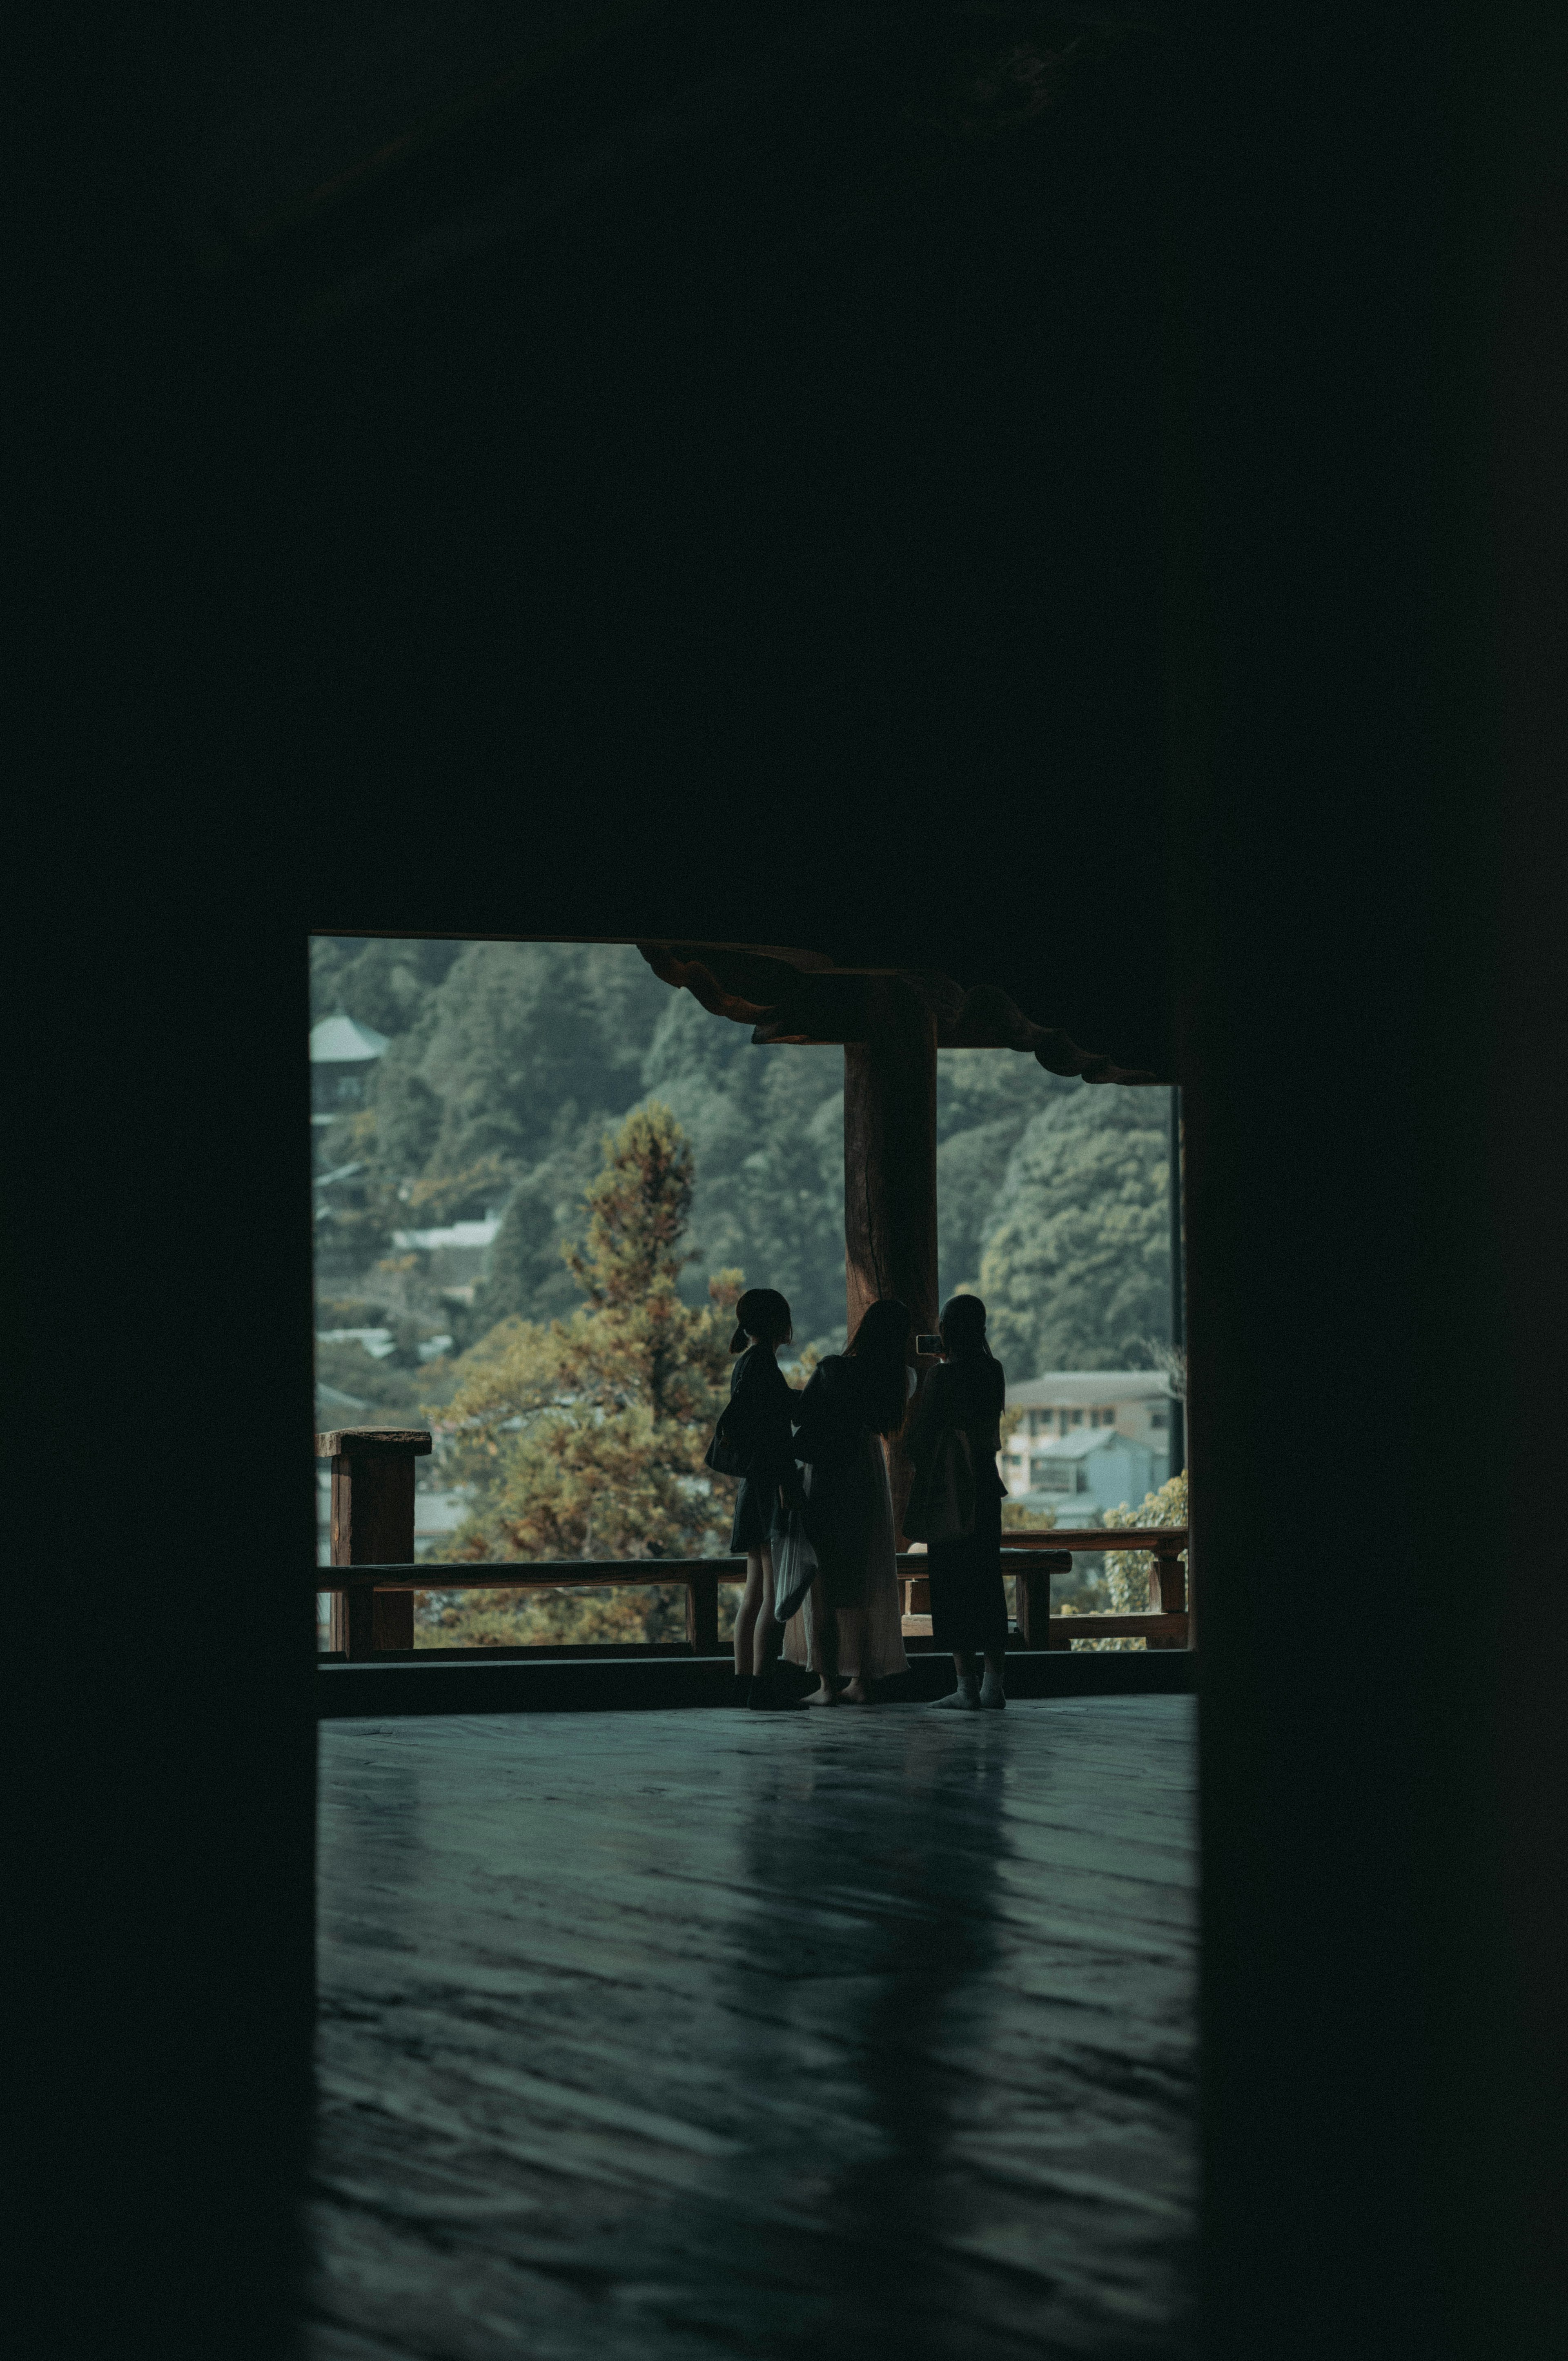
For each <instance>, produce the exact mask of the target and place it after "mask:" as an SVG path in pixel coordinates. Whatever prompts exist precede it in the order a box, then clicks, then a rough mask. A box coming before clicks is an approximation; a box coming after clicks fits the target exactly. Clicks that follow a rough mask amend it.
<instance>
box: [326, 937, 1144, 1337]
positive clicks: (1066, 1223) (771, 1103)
mask: <svg viewBox="0 0 1568 2361" xmlns="http://www.w3.org/2000/svg"><path fill="white" fill-rule="evenodd" d="M312 963H313V994H314V1001H313V1005H314V1007H315V1009H316V1011H317V1013H318V1014H321V1013H328V1012H329V1011H330V1009H331V1008H332V1007H335V1006H337V1005H340V1004H341V1005H345V1006H346V1008H347V1009H348V1011H349V1013H350V1014H351V1015H353V1016H357V1017H359V1018H361V1019H362V1021H364V1022H365V1023H367V1024H371V1025H375V1026H377V1027H378V1028H379V1029H380V1030H381V1031H382V1032H385V1033H388V1034H389V1036H390V1037H391V1047H390V1049H389V1051H388V1053H387V1055H386V1056H385V1057H384V1058H383V1059H382V1060H380V1061H379V1063H378V1067H377V1070H376V1075H375V1080H374V1083H373V1088H372V1104H371V1105H370V1106H369V1108H368V1109H367V1110H366V1111H365V1112H364V1113H363V1114H360V1115H354V1116H348V1117H345V1120H344V1122H343V1123H341V1124H338V1125H334V1126H330V1127H325V1137H324V1138H323V1140H322V1142H321V1161H322V1164H323V1168H330V1167H334V1166H340V1165H344V1164H349V1163H356V1164H358V1165H360V1166H361V1167H362V1170H361V1172H360V1173H359V1174H358V1175H357V1176H355V1177H353V1178H351V1179H350V1180H346V1181H345V1182H341V1183H336V1184H334V1186H333V1187H332V1188H330V1189H329V1190H327V1191H323V1192H322V1199H321V1202H322V1204H323V1210H324V1212H325V1213H326V1216H327V1218H326V1219H325V1220H324V1221H323V1225H322V1230H321V1232H320V1235H321V1237H322V1240H323V1248H329V1249H330V1260H329V1261H328V1262H325V1263H323V1268H336V1269H337V1270H338V1271H339V1273H340V1277H339V1279H338V1280H337V1282H336V1284H337V1286H338V1289H339V1290H340V1291H347V1281H348V1279H349V1275H350V1273H351V1272H352V1271H353V1270H355V1269H356V1268H361V1267H362V1266H363V1265H365V1264H367V1263H368V1262H369V1261H371V1260H373V1259H374V1257H376V1256H377V1255H378V1254H385V1253H386V1252H387V1251H388V1250H389V1239H390V1234H391V1232H392V1231H393V1230H395V1229H399V1228H405V1227H420V1228H424V1227H431V1228H434V1227H440V1226H444V1224H447V1223H448V1222H451V1221H454V1220H459V1219H464V1218H468V1217H470V1216H474V1215H478V1214H482V1213H486V1212H499V1213H500V1214H501V1225H500V1230H499V1235H498V1236H497V1238H496V1240H495V1244H494V1246H493V1247H492V1249H491V1253H490V1258H489V1264H488V1271H487V1274H486V1276H485V1278H484V1279H483V1281H482V1282H481V1284H480V1286H479V1288H478V1290H477V1296H476V1300H475V1302H474V1305H473V1308H472V1314H471V1322H470V1323H469V1324H467V1325H466V1324H465V1317H464V1315H463V1314H462V1313H460V1312H455V1313H454V1314H453V1317H452V1320H451V1323H450V1324H451V1325H452V1326H453V1328H454V1333H455V1334H457V1335H458V1337H459V1341H460V1342H466V1341H468V1340H469V1339H470V1338H472V1337H474V1336H477V1335H480V1334H484V1333H485V1331H487V1330H488V1329H489V1328H492V1327H493V1326H495V1325H496V1324H497V1323H499V1322H501V1321H503V1320H506V1319H509V1318H510V1319H518V1320H521V1321H522V1322H524V1323H532V1324H534V1325H543V1326H547V1325H548V1324H549V1323H551V1322H552V1321H554V1320H560V1319H566V1318H569V1317H570V1316H571V1314H572V1313H573V1312H574V1310H575V1308H576V1302H577V1300H578V1299H577V1295H576V1289H575V1287H574V1284H573V1281H572V1279H571V1276H570V1272H569V1270H568V1268H567V1266H566V1265H565V1262H564V1260H563V1257H562V1247H563V1246H577V1247H579V1248H580V1247H581V1246H582V1243H583V1235H584V1233H583V1220H584V1214H583V1203H584V1193H585V1191H586V1189H587V1185H588V1183H589V1181H590V1180H591V1179H592V1177H593V1174H594V1171H595V1170H596V1169H597V1164H598V1147H599V1142H600V1139H601V1137H602V1136H603V1133H604V1130H605V1128H606V1126H607V1125H612V1124H614V1123H615V1122H618V1121H619V1120H620V1119H621V1118H622V1116H623V1115H625V1114H626V1112H627V1111H628V1110H629V1109H630V1108H631V1107H633V1106H635V1105H637V1104H640V1103H643V1102H651V1101H655V1100H656V1101H657V1102H659V1103H660V1104H663V1105H666V1106H668V1107H669V1108H670V1109H671V1110H672V1111H673V1113H674V1115H675V1116H676V1118H677V1120H678V1121H679V1123H680V1124H681V1126H682V1128H683V1130H684V1131H685V1135H686V1137H687V1140H688V1142H689V1144H690V1147H691V1149H692V1152H693V1155H694V1159H695V1173H694V1177H693V1189H692V1199H691V1206H690V1238H691V1244H692V1246H693V1247H694V1249H695V1253H694V1256H693V1257H691V1261H690V1264H689V1266H688V1268H686V1269H685V1270H683V1272H682V1274H681V1278H680V1280H679V1283H678V1291H679V1293H680V1295H681V1298H682V1300H683V1301H685V1302H686V1303H687V1304H688V1306H689V1307H691V1308H693V1309H697V1310H700V1309H702V1307H703V1304H704V1302H705V1300H706V1299H705V1296H704V1290H703V1287H702V1283H701V1280H700V1279H699V1278H698V1277H697V1276H696V1271H697V1270H705V1271H706V1270H714V1269H717V1268H720V1267H723V1266H740V1267H741V1268H744V1269H745V1270H746V1271H747V1272H748V1273H749V1274H750V1275H751V1278H752V1279H754V1280H756V1281H757V1282H758V1283H761V1284H766V1285H769V1286H774V1287H778V1288H780V1289H781V1290H783V1292H784V1294H785V1295H787V1296H788V1298H789V1300H790V1302H791V1304H792V1306H793V1308H794V1311H795V1330H796V1334H797V1335H798V1336H800V1337H801V1338H802V1339H803V1340H806V1341H812V1342H815V1343H816V1344H817V1346H818V1347H819V1349H821V1350H825V1351H826V1350H832V1349H835V1348H836V1347H837V1346H839V1345H841V1343H842V1341H843V1320H844V1295H843V1251H844V1249H843V1185H844V1173H843V1120H842V1110H843V1099H842V1092H843V1059H842V1054H841V1052H840V1051H839V1050H838V1049H828V1048H807V1047H804V1046H800V1045H791V1046H788V1047H785V1046H774V1047H756V1046H754V1045H753V1043H752V1041H751V1036H750V1032H749V1029H748V1028H747V1027H745V1026H742V1025H734V1024H731V1023H729V1021H728V1020H726V1019H725V1018H723V1017H717V1016H710V1015H709V1014H708V1012H707V1010H706V1009H704V1008H703V1007H701V1006H700V1005H699V1004H698V1003H697V1002H696V1000H694V999H693V998H692V996H691V995H690V994H687V993H679V992H671V991H670V990H669V989H668V987H667V986H665V985H664V984H663V983H659V982H658V981H657V980H656V978H654V976H653V975H652V972H651V971H650V970H649V969H648V968H647V967H646V966H645V964H644V963H643V961H641V959H640V958H639V956H638V954H637V953H636V952H635V951H634V950H632V949H630V947H629V946H621V945H607V944H571V943H566V944H552V943H469V944H465V945H453V944H450V943H425V944H421V943H408V942H374V941H372V942H365V941H354V940H345V941H338V940H336V939H322V940H318V941H317V942H316V943H315V944H314V945H313V950H312ZM937 1062H938V1076H937V1126H938V1206H939V1234H940V1245H941V1268H940V1273H939V1281H940V1287H941V1291H942V1294H943V1295H944V1296H947V1295H949V1294H952V1293H953V1292H955V1291H956V1290H958V1289H959V1287H960V1286H962V1285H966V1284H967V1285H969V1286H970V1287H976V1286H978V1287H979V1288H980V1290H981V1292H982V1293H983V1294H984V1295H985V1296H986V1299H987V1301H988V1303H990V1304H991V1305H992V1336H993V1340H994V1342H995V1345H996V1349H997V1351H998V1353H999V1354H1000V1356H1001V1357H1002V1358H1003V1360H1004V1362H1005V1363H1006V1364H1007V1366H1008V1368H1009V1371H1010V1374H1012V1375H1013V1376H1014V1377H1027V1376H1033V1375H1036V1374H1038V1373H1039V1372H1040V1371H1041V1370H1043V1369H1045V1368H1047V1367H1092V1366H1096V1365H1098V1366H1102V1367H1103V1366H1108V1365H1113V1364H1126V1363H1129V1362H1130V1363H1133V1364H1134V1365H1141V1364H1142V1363H1144V1362H1145V1361H1146V1360H1147V1358H1148V1352H1147V1350H1146V1339H1147V1338H1148V1337H1150V1336H1159V1335H1162V1334H1164V1333H1165V1329H1166V1324H1167V1318H1168V1303H1167V1301H1166V1286H1167V1271H1168V1238H1167V1231H1166V1216H1165V1211H1164V1207H1165V1186H1166V1180H1165V1174H1166V1162H1165V1099H1164V1095H1163V1093H1157V1092H1142V1091H1133V1090H1119V1089H1116V1088H1113V1087H1111V1086H1106V1085H1096V1086H1094V1087H1092V1088H1091V1087H1090V1086H1088V1085H1086V1084H1084V1083H1082V1082H1075V1081H1070V1080H1064V1079H1063V1078H1061V1077H1059V1076H1057V1075H1053V1074H1048V1073H1047V1072H1046V1071H1044V1070H1043V1069H1042V1068H1041V1067H1040V1066H1039V1065H1037V1064H1036V1062H1035V1060H1033V1059H1031V1058H1027V1057H1024V1056H1021V1055H1017V1054H1015V1053H1014V1052H1012V1051H1008V1050H1002V1049H944V1050H942V1051H940V1052H939V1053H938V1061H937ZM443 1323H444V1324H447V1323H446V1315H445V1314H443Z"/></svg>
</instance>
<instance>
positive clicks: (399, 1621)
mask: <svg viewBox="0 0 1568 2361" xmlns="http://www.w3.org/2000/svg"><path fill="white" fill-rule="evenodd" d="M430 1448H431V1439H430V1435H429V1433H428V1432H427V1431H426V1430H425V1429H423V1428H420V1427H400V1428H388V1427H377V1426H348V1427H341V1428H337V1429H335V1430H334V1432H333V1433H330V1434H318V1435H317V1437H316V1456H317V1458H318V1459H330V1460H331V1462H332V1562H333V1564H334V1565H412V1564H413V1554H414V1461H415V1460H416V1459H421V1458H423V1457H424V1456H425V1455H427V1454H428V1453H429V1451H430ZM413 1643H414V1598H413V1592H412V1591H411V1590H385V1591H379V1592H377V1591H370V1590H360V1591H350V1592H348V1593H346V1594H345V1593H341V1592H340V1593H338V1594H336V1595H335V1596H334V1598H333V1602H332V1644H333V1646H334V1648H341V1649H342V1650H343V1652H344V1653H345V1655H347V1656H349V1657H352V1658H361V1657H366V1656H373V1655H378V1654H379V1653H381V1652H382V1651H383V1650H385V1649H389V1648H411V1647H412V1646H413Z"/></svg>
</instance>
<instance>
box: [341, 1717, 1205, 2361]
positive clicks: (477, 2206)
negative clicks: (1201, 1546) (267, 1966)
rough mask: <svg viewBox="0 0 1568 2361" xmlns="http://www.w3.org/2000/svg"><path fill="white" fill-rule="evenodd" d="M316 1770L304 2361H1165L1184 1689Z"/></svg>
mask: <svg viewBox="0 0 1568 2361" xmlns="http://www.w3.org/2000/svg"><path fill="white" fill-rule="evenodd" d="M321 1738H322V1778H323V1810H322V2007H323V2025H322V2036H321V2078H322V2080H321V2091H322V2099H321V2120H320V2133H319V2147H318V2155H317V2163H316V2173H317V2186H316V2202H315V2205H314V2213H313V2222H314V2231H313V2235H314V2239H315V2254H316V2264H315V2272H314V2278H313V2294H312V2305H311V2310H312V2323H313V2324H312V2326H311V2329H310V2333H309V2338H308V2351H309V2354H310V2356H311V2361H390V2356H431V2361H435V2356H440V2361H500V2356H506V2357H507V2361H515V2356H529V2357H530V2361H542V2356H548V2361H579V2356H581V2361H587V2356H596V2361H677V2356H679V2361H688V2356H689V2361H697V2356H703V2361H714V2356H722V2355H724V2354H729V2353H732V2354H737V2355H751V2354H755V2355H777V2356H796V2355H799V2356H811V2361H833V2356H851V2355H852V2356H857V2361H863V2356H871V2355H875V2354H881V2353H883V2352H886V2353H890V2354H898V2355H903V2356H911V2361H924V2356H933V2361H934V2356H944V2361H945V2357H946V2356H963V2361H992V2356H998V2361H1000V2356H1021V2355H1024V2354H1026V2353H1036V2354H1037V2353H1046V2354H1054V2353H1058V2352H1059V2353H1061V2354H1079V2353H1092V2354H1098V2355H1127V2356H1135V2355H1136V2356H1149V2355H1155V2354H1158V2355H1162V2356H1163V2355H1178V2354H1180V2353H1182V2352H1184V2350H1185V2349H1186V2338H1185V2335H1184V2333H1183V2329H1182V2324H1181V2323H1182V2320H1183V2315H1184V2311H1185V2303H1186V2297H1187V2272H1188V2263H1189V2257H1190V2246H1191V2236H1192V2227H1193V2196H1194V2147H1193V2096H1194V2091H1193V2067H1194V2057H1193V1985H1194V1906H1195V1902H1196V1883H1197V1878H1196V1843H1195V1833H1194V1827H1193V1774H1194V1764H1193V1704H1192V1700H1191V1699H1190V1698H1188V1697H1113V1698H1105V1699H1097V1700H1093V1701H1082V1702H1078V1701H1074V1702H1061V1701H1056V1700H1053V1701H1049V1702H1046V1701H1041V1702H1036V1703H1027V1702H1025V1703H1024V1704H1021V1705H1014V1706H1013V1707H1011V1708H1009V1710H1008V1711H1007V1713H1006V1714H1005V1715H1004V1716H995V1717H992V1716H984V1717H981V1716H975V1717H972V1718H971V1717H968V1716H964V1717H959V1716H953V1715H948V1714H944V1713H939V1712H936V1711H934V1710H933V1709H932V1708H929V1707H925V1708H922V1707H902V1708H901V1707H882V1708H877V1709H875V1710H874V1711H872V1712H869V1713H867V1712H856V1711H852V1710H843V1711H840V1712H838V1713H834V1714H829V1715H819V1714H816V1713H813V1714H809V1715H807V1714H797V1715H777V1716H766V1717H764V1716H761V1715H751V1716H748V1715H746V1714H744V1713H740V1712H728V1711H708V1712H650V1713H637V1714H598V1713H594V1714H547V1715H512V1716H505V1717H501V1716H497V1717H477V1716H475V1717H467V1718H445V1719H402V1720H398V1721H392V1722H365V1721H355V1722H339V1723H329V1724H326V1725H325V1726H323V1730H322V1733H321Z"/></svg>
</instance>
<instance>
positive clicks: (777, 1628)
mask: <svg viewBox="0 0 1568 2361" xmlns="http://www.w3.org/2000/svg"><path fill="white" fill-rule="evenodd" d="M794 1334H795V1327H794V1323H792V1321H791V1318H790V1309H789V1305H788V1304H787V1303H786V1302H785V1301H784V1297H783V1296H782V1295H780V1294H779V1293H778V1291H777V1290H776V1289H774V1288H772V1287H751V1288H748V1289H747V1290H746V1292H745V1294H744V1295H743V1296H742V1297H741V1298H740V1301H739V1302H738V1303H737V1305H736V1306H735V1334H733V1335H732V1336H731V1338H730V1339H729V1349H730V1351H731V1352H732V1353H737V1354H739V1355H740V1358H739V1360H738V1361H737V1362H736V1364H735V1367H734V1368H733V1369H732V1370H731V1372H730V1376H729V1400H730V1418H729V1423H731V1424H732V1425H733V1429H734V1432H735V1433H736V1435H737V1436H738V1437H739V1438H740V1442H741V1444H742V1446H743V1447H744V1449H745V1452H746V1457H747V1465H746V1473H745V1474H744V1475H743V1476H742V1477H741V1478H740V1488H739V1489H738V1490H737V1492H736V1495H735V1522H734V1524H733V1526H732V1527H731V1529H730V1534H729V1548H730V1552H731V1554H732V1555H734V1556H736V1557H744V1558H745V1561H746V1587H745V1589H744V1591H743V1592H742V1593H741V1597H740V1606H739V1607H738V1608H737V1609H736V1611H735V1702H736V1704H737V1705H754V1706H759V1707H766V1706H773V1705H784V1704H785V1703H786V1702H787V1700H785V1699H784V1698H783V1697H780V1696H778V1695H777V1693H776V1689H775V1685H774V1683H773V1677H772V1674H773V1665H774V1664H775V1663H776V1662H777V1660H778V1653H779V1648H780V1646H781V1644H782V1642H783V1640H784V1630H783V1627H782V1625H781V1624H779V1623H778V1622H777V1621H776V1620H774V1616H773V1530H774V1527H775V1525H776V1524H777V1523H778V1521H779V1518H780V1513H781V1507H780V1491H781V1487H783V1486H786V1485H787V1486H788V1488H789V1489H790V1492H791V1494H792V1495H793V1492H794V1488H795V1460H794V1456H793V1451H792V1443H793V1430H792V1426H791V1420H792V1416H793V1417H796V1418H798V1416H799V1415H800V1400H801V1398H800V1396H799V1395H798V1394H797V1393H795V1390H794V1389H793V1388H792V1387H791V1386H790V1385H789V1383H788V1381H787V1380H786V1378H784V1373H783V1371H782V1370H781V1369H780V1367H779V1365H778V1349H779V1346H780V1345H787V1344H788V1343H789V1342H790V1340H791V1338H792V1337H793V1336H794Z"/></svg>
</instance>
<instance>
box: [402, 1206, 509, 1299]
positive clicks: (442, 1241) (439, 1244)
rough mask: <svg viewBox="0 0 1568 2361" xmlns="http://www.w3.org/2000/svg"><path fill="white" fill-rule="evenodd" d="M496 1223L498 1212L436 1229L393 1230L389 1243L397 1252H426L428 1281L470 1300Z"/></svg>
mask: <svg viewBox="0 0 1568 2361" xmlns="http://www.w3.org/2000/svg"><path fill="white" fill-rule="evenodd" d="M500 1225H501V1217H500V1215H499V1213H487V1214H486V1216H485V1218H484V1220H483V1221H482V1222H448V1223H447V1224H446V1225H445V1227H444V1228H443V1229H439V1230H394V1231H393V1232H392V1244H393V1245H394V1246H396V1248H397V1250H398V1252H399V1253H400V1254H410V1253H413V1254H422V1255H427V1256H428V1257H429V1258H430V1259H429V1262H428V1264H427V1266H426V1268H427V1274H428V1276H429V1278H430V1279H431V1281H432V1283H433V1285H434V1286H436V1287H439V1288H440V1289H442V1290H443V1291H444V1293H446V1294H448V1295H464V1294H466V1295H467V1297H468V1298H469V1300H470V1301H471V1300H472V1295H473V1290H474V1287H475V1284H476V1282H477V1280H479V1279H482V1278H483V1277H484V1275H485V1271H486V1269H487V1268H488V1263H489V1255H490V1248H491V1246H493V1245H494V1244H495V1240H496V1234H497V1232H498V1231H499V1228H500Z"/></svg>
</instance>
